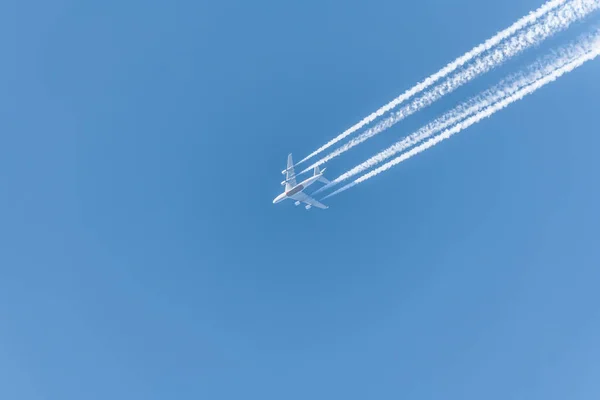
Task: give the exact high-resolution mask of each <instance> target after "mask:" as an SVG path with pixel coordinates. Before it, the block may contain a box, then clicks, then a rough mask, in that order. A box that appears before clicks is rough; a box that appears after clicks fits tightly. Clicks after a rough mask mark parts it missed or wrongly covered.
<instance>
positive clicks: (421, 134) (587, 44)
mask: <svg viewBox="0 0 600 400" xmlns="http://www.w3.org/2000/svg"><path fill="white" fill-rule="evenodd" d="M599 37H600V30H598V29H597V30H595V31H594V32H593V33H591V34H587V35H585V36H583V37H582V38H581V39H578V40H577V41H576V42H575V43H574V44H571V45H568V46H565V47H563V48H561V49H559V50H557V51H555V52H553V54H552V55H550V56H546V57H544V58H543V59H541V60H540V61H537V62H535V63H534V64H532V65H530V66H529V67H528V68H527V71H526V72H528V73H526V72H521V73H517V74H515V75H513V76H511V77H509V78H507V79H504V80H503V81H502V82H500V83H499V84H498V85H496V86H494V87H492V88H491V89H488V90H486V91H484V92H483V93H481V94H479V95H478V96H476V97H474V98H473V99H471V100H469V101H467V102H465V103H463V104H461V105H459V106H458V107H456V108H454V109H453V110H451V111H449V112H447V113H446V114H444V115H443V116H441V117H440V118H438V119H436V120H435V121H433V122H430V123H429V124H427V125H425V126H424V127H422V128H421V129H419V130H417V131H416V132H414V133H412V134H410V135H408V136H407V137H405V138H404V139H402V140H400V141H398V142H396V143H395V144H393V145H392V146H390V147H388V148H387V149H385V150H383V151H381V152H380V153H378V154H377V155H375V156H373V157H371V158H369V159H368V160H366V161H365V162H363V163H361V164H359V165H357V166H356V167H354V168H352V169H350V170H349V171H347V172H345V173H343V174H341V175H340V176H338V177H337V178H335V179H334V180H332V181H331V183H329V184H327V185H325V186H323V187H322V188H320V189H319V190H317V191H316V192H315V193H314V194H319V193H322V192H323V191H325V190H328V189H330V188H332V187H334V186H337V185H338V184H340V183H341V182H343V181H345V180H347V179H350V178H351V177H353V176H355V175H358V174H360V173H362V172H364V171H366V170H368V169H370V168H372V167H374V166H375V165H377V164H380V163H381V162H383V161H385V160H386V159H388V158H390V157H392V156H394V155H396V154H398V153H400V152H402V151H404V150H406V149H408V148H410V147H412V146H414V145H415V144H417V143H419V142H421V141H423V140H425V139H427V138H428V137H430V136H432V135H435V134H437V133H439V132H441V131H443V130H444V129H446V128H448V127H450V126H452V125H454V124H456V123H458V122H459V121H462V120H463V119H465V118H467V117H469V116H471V115H473V114H476V113H478V112H480V111H481V110H483V109H485V108H487V107H489V106H490V105H492V104H494V103H496V102H498V101H500V100H502V99H504V98H506V97H508V96H510V95H512V94H514V93H516V92H517V91H519V90H521V89H522V88H524V87H526V86H529V85H531V84H532V83H534V82H536V81H537V80H539V79H542V78H543V77H544V76H546V75H549V74H550V73H552V72H553V71H555V70H557V69H559V68H561V67H563V66H565V65H567V64H569V63H571V62H573V61H574V60H576V59H578V58H579V57H581V56H583V55H585V54H586V53H587V52H589V51H590V48H592V47H593V45H594V44H595V43H596V41H597V40H598V38H599Z"/></svg>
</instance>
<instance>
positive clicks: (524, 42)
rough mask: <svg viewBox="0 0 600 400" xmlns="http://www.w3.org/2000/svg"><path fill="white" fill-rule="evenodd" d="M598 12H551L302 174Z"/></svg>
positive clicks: (595, 2) (580, 1) (584, 6)
mask: <svg viewBox="0 0 600 400" xmlns="http://www.w3.org/2000/svg"><path fill="white" fill-rule="evenodd" d="M598 8H600V0H573V1H571V2H569V3H567V4H566V5H565V6H563V7H561V8H560V9H558V10H556V11H553V12H550V13H549V14H548V15H547V16H546V17H544V19H543V20H542V21H541V22H539V23H537V24H535V25H532V26H531V27H530V28H528V29H526V30H524V31H523V32H521V33H519V34H517V35H516V36H513V37H511V38H510V39H508V40H507V41H506V42H505V43H504V44H502V45H500V46H499V47H498V48H496V49H494V50H492V51H490V52H489V53H488V54H486V55H485V56H483V57H481V58H478V59H477V60H475V61H474V62H473V63H471V64H470V65H469V66H467V67H466V68H465V69H464V70H462V71H460V72H458V73H456V74H455V75H454V76H452V77H451V78H449V79H447V80H446V81H444V82H443V83H441V84H439V85H437V86H436V87H435V88H433V89H431V90H429V91H428V92H427V93H425V94H424V95H423V96H421V97H420V98H418V99H415V100H413V101H412V102H411V103H410V104H409V105H407V106H404V107H403V108H401V109H400V110H399V111H396V112H394V113H393V114H392V115H391V116H390V117H388V118H387V119H385V120H383V121H381V122H380V123H378V124H377V125H375V126H374V127H372V128H370V129H368V130H366V131H365V132H363V133H361V134H360V135H359V136H357V137H355V138H354V139H352V140H350V141H349V142H348V143H346V144H344V145H343V146H341V147H339V148H338V149H336V150H334V151H333V152H331V153H330V154H328V155H327V156H325V157H323V158H322V159H320V160H319V161H317V162H315V163H314V164H312V165H311V166H310V167H308V168H306V169H305V170H304V171H302V173H305V172H307V171H310V170H311V169H313V168H314V167H316V166H321V165H323V164H325V163H326V162H327V161H329V160H331V159H333V158H335V157H337V156H339V155H341V154H343V153H345V152H346V151H348V150H350V149H351V148H353V147H354V146H357V145H358V144H360V143H362V142H364V141H366V140H367V139H370V138H372V137H373V136H375V135H377V134H379V133H381V132H383V131H385V130H387V129H388V128H390V127H392V126H393V125H395V124H397V123H398V122H400V121H402V120H403V119H404V118H406V117H407V116H409V115H412V114H414V113H415V112H417V111H419V110H421V109H422V108H424V107H426V106H429V105H430V104H432V103H433V102H435V101H437V100H438V99H440V98H441V97H442V96H444V95H446V94H448V93H450V92H452V91H454V90H455V89H457V88H458V87H460V86H462V85H464V84H465V83H467V82H469V81H471V80H472V79H474V78H476V77H477V76H479V75H481V74H483V73H485V72H487V71H489V70H491V69H493V68H495V67H497V66H498V65H500V64H502V63H503V62H505V61H506V60H508V59H509V58H511V57H513V56H515V55H517V54H519V53H520V52H522V51H524V50H526V49H527V48H529V47H531V46H535V45H538V44H540V43H541V42H542V41H544V40H545V39H547V38H548V37H550V36H552V35H554V34H556V33H558V32H560V31H562V30H564V29H566V28H568V27H569V26H570V25H571V24H572V23H573V22H576V21H578V20H580V19H582V18H584V17H586V16H587V15H588V14H590V13H591V12H593V11H595V10H597V9H598Z"/></svg>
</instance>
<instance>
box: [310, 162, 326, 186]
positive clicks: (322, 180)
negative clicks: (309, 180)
mask: <svg viewBox="0 0 600 400" xmlns="http://www.w3.org/2000/svg"><path fill="white" fill-rule="evenodd" d="M326 169H327V168H324V169H323V171H321V170H320V169H319V166H316V167H315V171H314V175H313V176H317V175H321V177H320V178H319V182H322V183H325V184H328V183H329V180H327V178H325V177H324V176H322V174H323V173H324V172H325V170H326Z"/></svg>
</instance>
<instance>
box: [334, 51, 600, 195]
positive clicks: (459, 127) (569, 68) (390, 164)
mask: <svg viewBox="0 0 600 400" xmlns="http://www.w3.org/2000/svg"><path fill="white" fill-rule="evenodd" d="M599 55H600V42H596V43H595V44H594V47H593V48H592V49H591V50H590V51H589V52H588V53H586V54H585V55H584V56H581V57H580V58H578V59H577V60H575V61H573V62H571V63H569V64H567V65H565V66H564V67H562V68H560V69H558V70H556V71H554V72H553V73H551V74H550V75H548V76H546V77H544V78H542V79H540V80H538V81H536V82H535V83H533V84H531V85H529V86H527V87H525V88H523V89H521V90H520V91H518V92H517V93H515V94H513V95H512V96H509V97H508V98H506V99H504V100H501V101H500V102H498V103H496V104H494V105H493V106H490V107H488V108H487V109H485V110H484V111H482V112H480V113H478V114H476V115H474V116H472V117H470V118H467V119H466V120H464V121H462V122H460V123H458V124H457V125H455V126H454V127H453V128H450V129H447V130H445V131H444V132H443V133H441V134H439V135H438V136H436V137H434V138H431V139H429V140H428V141H426V142H425V143H423V144H421V145H419V146H417V147H414V148H413V149H411V150H409V151H407V152H406V153H404V154H402V155H400V156H398V157H396V158H395V159H393V160H391V161H389V162H387V163H386V164H384V165H382V166H381V167H379V168H377V169H375V170H373V171H371V172H369V173H367V174H365V175H363V176H361V177H360V178H358V179H356V180H355V181H354V182H352V183H349V184H348V185H346V186H344V187H342V188H340V189H338V190H336V191H335V192H333V193H331V194H330V195H328V196H326V197H325V199H326V198H329V197H332V196H335V195H337V194H340V193H342V192H344V191H346V190H348V189H350V188H351V187H353V186H356V185H358V184H359V183H361V182H364V181H366V180H368V179H371V178H372V177H374V176H376V175H379V174H380V173H382V172H384V171H387V170H388V169H390V168H392V167H393V166H395V165H397V164H400V163H401V162H403V161H405V160H408V159H409V158H411V157H413V156H415V155H417V154H419V153H422V152H423V151H425V150H427V149H429V148H431V147H433V146H435V145H436V144H438V143H440V142H441V141H443V140H446V139H448V138H450V137H451V136H452V135H454V134H456V133H458V132H460V131H462V130H464V129H466V128H468V127H470V126H471V125H474V124H476V123H478V122H480V121H481V120H483V119H485V118H487V117H490V116H491V115H492V114H494V113H496V112H497V111H500V110H502V109H503V108H505V107H507V106H509V105H510V104H512V103H514V102H516V101H518V100H521V99H523V98H524V97H525V96H527V95H528V94H531V93H533V92H535V91H536V90H538V89H539V88H541V87H543V86H545V85H547V84H548V83H551V82H554V81H555V80H556V79H558V78H560V77H561V76H562V75H564V74H566V73H568V72H571V71H573V70H574V69H576V68H578V67H580V66H581V65H583V64H584V63H586V62H587V61H590V60H593V59H594V58H596V57H598V56H599Z"/></svg>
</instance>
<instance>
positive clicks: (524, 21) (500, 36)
mask: <svg viewBox="0 0 600 400" xmlns="http://www.w3.org/2000/svg"><path fill="white" fill-rule="evenodd" d="M565 2H566V0H551V1H548V2H547V3H545V4H544V5H542V6H541V7H540V8H538V9H537V10H535V11H532V12H531V13H529V14H528V15H526V16H524V17H523V18H521V19H519V20H518V21H517V22H515V23H514V24H513V25H511V26H510V27H509V28H507V29H505V30H503V31H500V32H498V33H497V34H496V35H495V36H493V37H491V38H490V39H488V40H487V41H485V42H484V43H482V44H480V45H478V46H476V47H474V48H473V49H472V50H471V51H469V52H467V53H465V54H464V55H462V56H460V57H459V58H457V59H456V60H454V61H452V62H451V63H450V64H448V65H446V66H445V67H444V68H442V69H441V70H439V71H438V72H436V73H435V74H433V75H431V76H429V77H428V78H426V79H425V80H423V81H422V82H419V83H418V84H416V85H415V86H413V87H412V88H411V89H409V90H407V91H406V92H404V93H403V94H401V95H400V96H398V97H396V98H395V99H394V100H392V101H391V102H389V103H388V104H386V105H384V106H383V107H381V108H380V109H379V110H377V111H375V112H374V113H372V114H370V115H369V116H367V117H365V118H363V119H362V120H361V121H360V122H358V123H357V124H355V125H353V126H351V127H350V128H349V129H346V130H345V131H344V132H342V133H341V134H340V135H338V136H337V137H336V138H334V139H332V140H330V141H329V142H327V143H326V144H325V145H324V146H321V147H320V148H318V149H317V150H316V151H314V152H312V153H311V154H309V155H308V156H306V157H305V158H303V159H302V160H300V161H299V162H298V163H297V164H296V165H299V164H302V163H303V162H305V161H307V160H309V159H310V158H312V157H314V156H316V155H317V154H319V153H321V152H323V151H324V150H326V149H328V148H329V147H331V146H333V145H334V144H336V143H338V142H339V141H341V140H343V139H345V138H346V137H348V136H350V135H351V134H353V133H354V132H356V131H357V130H359V129H361V128H363V127H364V126H365V125H367V124H369V123H371V122H373V121H374V120H375V119H377V118H379V117H381V116H382V115H383V114H385V113H386V112H388V111H390V110H392V109H393V108H394V107H396V106H397V105H399V104H401V103H403V102H404V101H406V100H408V99H410V98H411V97H412V96H414V95H415V94H417V93H419V92H422V91H423V90H425V89H427V88H428V87H429V86H431V85H433V84H434V83H435V82H437V81H438V80H440V79H442V78H444V77H445V76H447V75H448V74H450V73H452V72H454V71H455V70H456V69H457V68H459V67H461V66H463V65H464V64H465V63H467V62H469V61H471V60H472V59H473V58H475V57H477V56H478V55H480V54H482V53H484V52H485V51H488V50H490V49H491V48H492V47H494V46H496V45H497V44H499V43H500V42H502V41H503V40H504V39H506V38H508V37H510V36H512V35H514V34H515V33H516V32H517V31H519V30H521V29H523V28H525V27H526V26H527V25H530V24H532V23H534V22H535V21H537V20H538V19H539V18H541V17H542V16H544V15H545V14H547V13H548V12H550V11H552V10H553V9H555V8H556V7H558V6H561V5H563V4H564V3H565Z"/></svg>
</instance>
